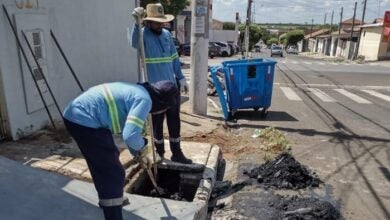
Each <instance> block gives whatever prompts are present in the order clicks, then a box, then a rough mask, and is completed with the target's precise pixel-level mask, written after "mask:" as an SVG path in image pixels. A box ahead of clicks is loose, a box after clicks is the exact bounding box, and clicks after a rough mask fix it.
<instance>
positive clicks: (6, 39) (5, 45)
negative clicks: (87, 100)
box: [0, 0, 139, 139]
mask: <svg viewBox="0 0 390 220" xmlns="http://www.w3.org/2000/svg"><path fill="white" fill-rule="evenodd" d="M134 3H135V2H133V1H124V0H119V1H116V2H115V4H113V3H112V2H110V1H105V0H84V1H77V0H68V1H62V0H0V4H2V5H4V6H5V8H6V10H7V11H8V14H9V16H10V19H11V24H12V25H13V26H14V27H15V29H16V32H17V35H18V38H19V40H20V42H21V48H19V47H18V44H17V40H16V38H15V36H14V34H13V31H12V28H11V25H10V24H9V22H8V19H7V16H6V14H5V12H4V10H3V9H1V10H0V17H1V19H0V122H1V126H0V128H1V129H0V138H12V139H18V138H21V137H23V136H25V135H28V134H30V133H32V132H34V131H36V130H38V129H41V128H42V127H43V126H46V125H48V124H49V117H48V114H47V112H46V110H45V106H44V104H43V101H42V99H41V97H40V95H39V92H38V89H37V86H38V88H40V90H41V93H42V95H43V98H44V100H45V102H46V104H47V107H48V110H49V112H50V113H51V115H52V117H53V118H54V119H57V120H61V114H60V112H59V111H58V110H57V108H56V106H55V102H54V101H56V102H57V103H58V106H59V108H60V110H62V109H63V108H64V107H65V106H66V105H67V103H68V102H69V101H70V100H71V99H73V98H74V97H76V96H77V95H78V94H80V93H81V90H80V88H79V87H78V85H77V83H76V81H75V79H74V78H73V76H72V74H71V72H70V69H69V68H68V66H67V65H66V62H65V60H64V58H63V57H62V55H61V53H60V50H59V48H58V47H57V46H56V44H55V42H54V38H53V36H55V38H56V39H57V41H58V43H59V45H60V47H61V49H62V50H63V52H64V54H65V55H66V57H67V59H68V61H69V63H70V64H71V66H72V68H73V70H74V72H75V74H76V75H77V78H78V80H79V81H80V83H81V84H82V86H83V87H84V89H88V88H89V87H91V86H94V85H97V84H100V83H103V82H112V81H128V82H136V81H138V77H139V76H138V72H139V71H138V61H137V52H136V50H134V49H133V48H131V46H130V45H129V42H128V40H129V33H128V31H129V28H130V27H131V22H132V19H131V16H130V13H129V12H130V11H131V10H132V8H134ZM22 32H24V33H25V35H26V37H27V41H26V40H25V39H24V36H23V35H22ZM51 32H52V33H53V36H52V35H51ZM27 42H28V43H27ZM29 44H30V46H31V47H32V49H33V51H34V55H35V57H36V59H37V61H38V64H39V65H38V64H37V63H36V62H35V60H34V56H33V55H32V53H30V51H29V47H28V46H29ZM22 51H25V54H26V57H27V60H26V59H24V56H23V53H22ZM27 64H29V65H30V67H29V65H27ZM39 67H40V68H41V69H42V72H43V74H42V72H41V71H39V69H40V68H39ZM30 68H31V71H30ZM32 76H34V78H35V79H36V81H34V79H33V77H32ZM45 79H46V81H47V84H48V85H49V87H50V89H51V91H52V93H53V95H54V98H55V100H53V98H52V97H51V96H50V91H49V89H48V87H47V85H46V82H45ZM35 82H36V83H35Z"/></svg>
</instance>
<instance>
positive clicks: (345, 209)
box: [187, 51, 390, 219]
mask: <svg viewBox="0 0 390 220" xmlns="http://www.w3.org/2000/svg"><path fill="white" fill-rule="evenodd" d="M253 57H263V58H270V57H269V51H265V52H263V53H260V54H259V53H257V54H254V55H253ZM224 59H226V58H224ZM224 59H223V58H214V59H213V60H209V64H211V65H213V64H217V63H219V62H221V61H222V60H224ZM228 59H237V58H228ZM272 59H275V60H276V61H277V66H276V68H275V77H274V84H273V95H272V104H271V107H270V108H269V114H268V116H267V118H266V119H265V120H264V119H262V118H261V117H260V115H259V114H258V113H256V112H254V111H252V110H250V111H243V112H239V113H238V120H237V125H238V127H240V128H245V129H256V128H257V129H261V128H264V127H268V126H273V127H275V128H277V129H279V130H281V131H283V132H284V133H285V135H286V136H287V138H288V139H289V140H290V141H291V142H292V146H293V154H294V156H295V157H296V158H297V159H298V160H300V161H301V162H303V163H304V164H306V165H308V166H310V167H311V168H312V169H313V170H315V171H316V172H317V173H318V174H319V175H320V177H321V178H322V179H323V180H324V181H325V184H326V185H327V186H328V187H325V188H323V189H321V190H317V191H313V192H312V193H314V194H316V195H317V196H318V197H322V198H325V199H327V200H330V201H331V202H332V203H333V204H334V205H335V206H337V207H340V209H341V211H342V213H343V215H344V217H346V218H347V219H390V67H386V66H379V65H376V64H375V63H373V64H357V63H350V62H333V61H325V60H318V59H312V58H308V57H303V56H300V55H285V57H275V58H272ZM187 76H188V75H187ZM213 99H214V100H215V101H216V102H217V103H219V101H218V99H217V98H215V97H214V98H213ZM248 160H250V158H249V159H248ZM253 160H254V161H256V158H253Z"/></svg>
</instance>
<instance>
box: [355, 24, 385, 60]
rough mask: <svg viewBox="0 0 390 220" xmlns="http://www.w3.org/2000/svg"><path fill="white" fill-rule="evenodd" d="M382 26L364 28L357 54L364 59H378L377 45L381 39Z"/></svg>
mask: <svg viewBox="0 0 390 220" xmlns="http://www.w3.org/2000/svg"><path fill="white" fill-rule="evenodd" d="M382 30H383V28H382V27H372V28H364V29H363V30H362V33H361V36H360V44H359V55H362V56H364V60H366V61H376V60H378V52H379V46H380V43H381V39H382Z"/></svg>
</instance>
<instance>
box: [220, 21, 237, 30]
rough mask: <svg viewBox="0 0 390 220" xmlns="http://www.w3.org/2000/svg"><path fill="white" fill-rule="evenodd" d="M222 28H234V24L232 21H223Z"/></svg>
mask: <svg viewBox="0 0 390 220" xmlns="http://www.w3.org/2000/svg"><path fill="white" fill-rule="evenodd" d="M223 29H224V30H235V29H236V24H235V23H233V22H223Z"/></svg>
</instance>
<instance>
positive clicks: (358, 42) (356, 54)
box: [354, 0, 367, 59]
mask: <svg viewBox="0 0 390 220" xmlns="http://www.w3.org/2000/svg"><path fill="white" fill-rule="evenodd" d="M366 6H367V0H364V6H363V15H362V24H361V25H364V17H365V15H366ZM361 36H362V29H361V28H360V31H359V36H358V41H357V44H356V53H355V55H354V57H355V59H356V58H357V56H358V55H359V46H360V37H361Z"/></svg>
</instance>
